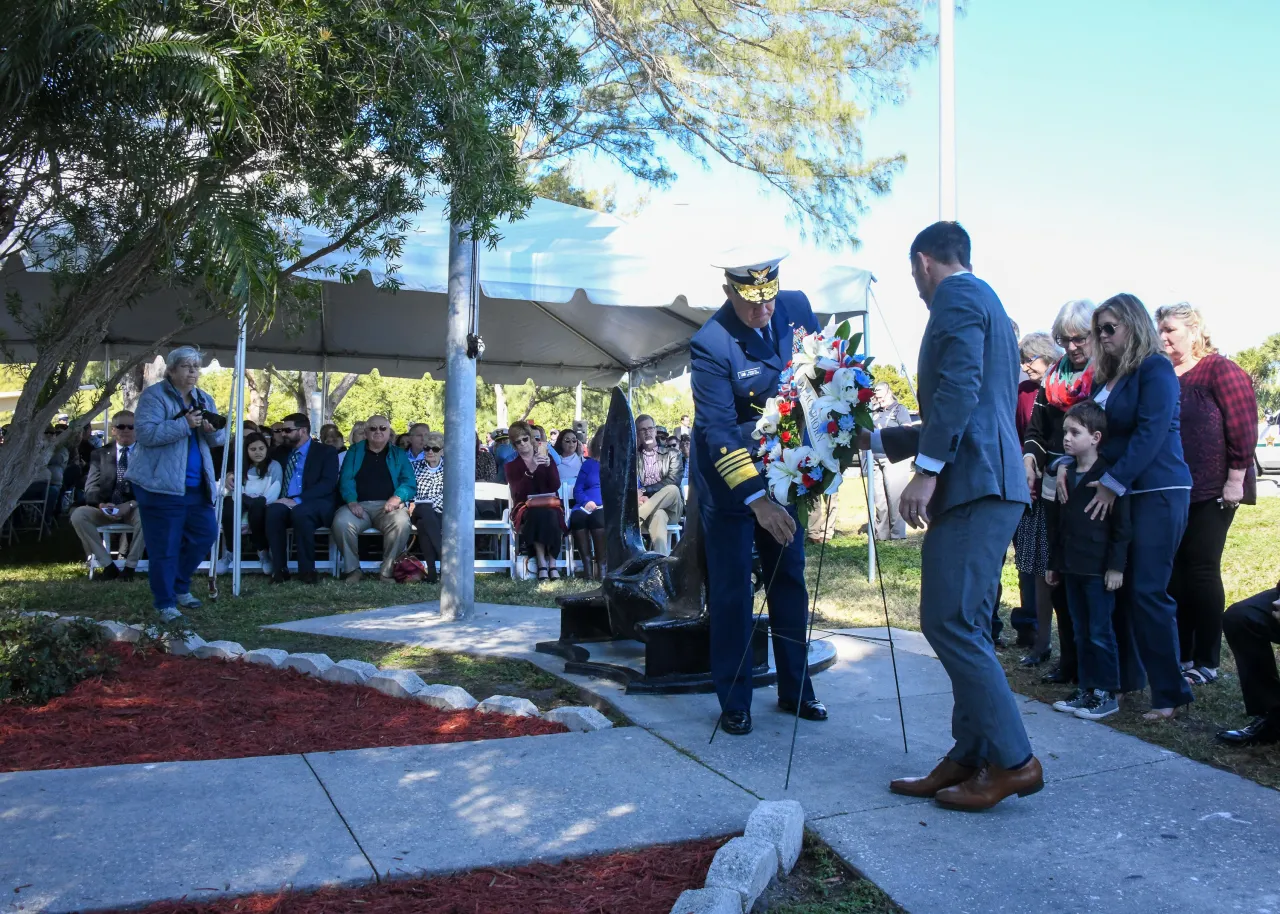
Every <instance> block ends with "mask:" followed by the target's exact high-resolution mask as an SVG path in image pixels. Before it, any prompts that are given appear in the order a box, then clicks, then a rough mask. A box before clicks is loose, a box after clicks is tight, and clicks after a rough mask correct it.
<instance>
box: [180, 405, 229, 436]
mask: <svg viewBox="0 0 1280 914" xmlns="http://www.w3.org/2000/svg"><path fill="white" fill-rule="evenodd" d="M191 413H199V414H200V417H201V418H202V419H204V421H205V422H208V423H209V424H210V425H211V426H213V430H214V431H215V432H220V431H222V430H223V429H224V428H226V427H227V417H226V416H219V415H218V414H217V413H215V412H211V411H209V410H207V409H201V408H200V407H198V406H193V407H191V408H190V409H189V410H187V415H190V414H191Z"/></svg>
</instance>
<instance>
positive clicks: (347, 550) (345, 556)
mask: <svg viewBox="0 0 1280 914" xmlns="http://www.w3.org/2000/svg"><path fill="white" fill-rule="evenodd" d="M384 504H385V502H381V501H362V502H359V505H360V507H362V508H364V517H362V518H361V517H356V516H355V515H354V514H352V513H351V509H350V508H348V507H347V506H346V505H343V506H342V507H341V508H339V509H338V513H337V514H335V515H334V516H333V523H331V524H330V525H329V529H331V530H332V531H333V536H334V538H335V539H336V540H337V542H338V548H339V549H340V550H341V551H342V571H343V573H344V574H345V573H347V572H351V571H355V570H356V569H358V568H359V567H360V549H359V547H358V545H357V543H358V540H359V537H360V534H361V533H363V532H364V531H365V530H367V529H369V528H370V527H374V528H376V529H377V530H378V531H379V532H380V533H381V534H382V568H381V569H380V573H381V574H382V575H384V576H386V575H390V574H391V566H392V565H394V564H395V561H396V556H398V555H399V554H400V553H401V552H403V551H404V545H405V543H407V542H409V533H410V531H411V530H412V529H413V525H412V524H411V523H410V521H409V512H408V511H406V510H405V509H404V507H403V506H401V507H399V508H396V509H395V510H394V511H388V510H386V509H385V508H384V507H383V505H384Z"/></svg>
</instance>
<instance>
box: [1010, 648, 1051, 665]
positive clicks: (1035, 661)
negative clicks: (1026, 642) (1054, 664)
mask: <svg viewBox="0 0 1280 914" xmlns="http://www.w3.org/2000/svg"><path fill="white" fill-rule="evenodd" d="M1052 656H1053V650H1052V648H1046V649H1045V650H1044V651H1042V652H1041V653H1039V654H1027V656H1025V657H1023V658H1022V659H1021V660H1019V661H1018V666H1039V665H1040V664H1042V663H1045V662H1046V661H1048V659H1049V658H1050V657H1052Z"/></svg>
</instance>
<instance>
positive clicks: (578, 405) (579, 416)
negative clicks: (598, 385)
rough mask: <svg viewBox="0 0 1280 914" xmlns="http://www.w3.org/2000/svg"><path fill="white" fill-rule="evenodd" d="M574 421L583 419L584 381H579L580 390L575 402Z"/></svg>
mask: <svg viewBox="0 0 1280 914" xmlns="http://www.w3.org/2000/svg"><path fill="white" fill-rule="evenodd" d="M573 421H574V422H581V421H582V382H581V381H579V382H578V392H577V395H576V397H575V399H574V402H573Z"/></svg>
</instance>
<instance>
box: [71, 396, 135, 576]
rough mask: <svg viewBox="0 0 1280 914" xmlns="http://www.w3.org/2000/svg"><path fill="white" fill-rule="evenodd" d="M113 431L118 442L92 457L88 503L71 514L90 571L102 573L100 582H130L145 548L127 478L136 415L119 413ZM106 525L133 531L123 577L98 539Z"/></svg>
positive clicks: (85, 494)
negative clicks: (127, 528)
mask: <svg viewBox="0 0 1280 914" xmlns="http://www.w3.org/2000/svg"><path fill="white" fill-rule="evenodd" d="M111 429H112V432H113V436H114V438H115V441H114V442H113V443H111V444H108V445H107V446H106V447H101V448H98V449H97V450H96V451H94V452H93V454H92V455H91V456H90V457H89V478H88V479H87V480H86V481H85V485H84V498H85V502H86V503H85V504H84V505H82V506H81V507H79V508H76V509H75V510H74V511H72V512H71V526H72V528H73V529H74V530H75V531H76V536H78V537H79V538H80V545H82V546H83V547H84V550H85V554H86V555H88V556H89V564H90V567H94V568H98V569H99V570H100V574H99V575H98V580H101V581H111V580H114V579H116V578H123V579H124V580H126V581H127V580H130V579H131V578H132V577H133V576H134V574H135V572H136V570H137V568H138V560H139V559H141V558H142V550H143V549H145V548H146V543H145V540H144V538H143V535H142V515H141V514H140V513H139V512H138V502H137V501H136V500H135V499H134V497H133V483H131V482H129V480H127V479H125V478H124V474H125V473H126V472H127V471H128V469H129V460H130V459H131V457H132V455H133V447H134V442H135V441H136V440H137V438H136V434H135V432H134V428H133V413H131V412H129V411H128V410H127V409H126V410H121V411H120V412H118V413H116V414H115V415H114V416H113V417H112V418H111ZM107 524H128V525H129V526H130V527H132V528H133V530H132V532H130V534H129V554H128V555H127V556H126V557H125V560H124V572H123V574H122V573H121V572H120V570H119V569H117V568H116V566H115V563H114V562H112V561H111V556H110V554H108V552H107V550H106V549H104V548H103V547H102V537H101V536H99V535H98V529H97V528H98V527H105V526H106V525H107Z"/></svg>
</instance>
